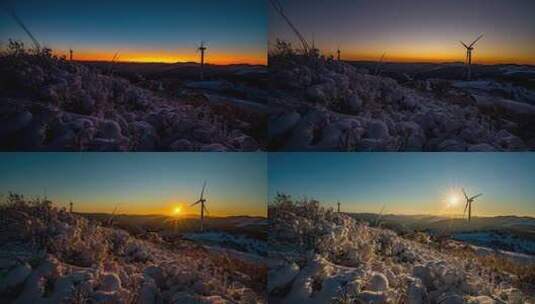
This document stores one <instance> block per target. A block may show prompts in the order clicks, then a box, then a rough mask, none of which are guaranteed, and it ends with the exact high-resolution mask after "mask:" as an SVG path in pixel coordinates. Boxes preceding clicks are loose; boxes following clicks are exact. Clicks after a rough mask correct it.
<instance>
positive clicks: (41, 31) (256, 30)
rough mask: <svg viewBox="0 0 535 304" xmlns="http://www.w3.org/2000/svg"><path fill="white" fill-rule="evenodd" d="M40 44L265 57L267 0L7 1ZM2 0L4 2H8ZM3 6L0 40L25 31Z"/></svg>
mask: <svg viewBox="0 0 535 304" xmlns="http://www.w3.org/2000/svg"><path fill="white" fill-rule="evenodd" d="M9 3H10V4H9V6H10V7H12V8H14V9H15V11H16V13H17V14H18V16H19V17H20V18H21V19H22V20H23V22H24V23H25V24H26V26H27V27H28V28H29V29H30V31H31V32H32V33H33V35H34V36H35V37H36V38H37V40H39V42H40V43H41V44H42V45H46V46H48V47H51V48H52V49H53V50H54V51H55V52H56V53H58V54H66V53H67V52H68V50H69V48H73V49H74V52H75V53H74V57H75V59H83V60H111V58H112V57H113V55H114V54H115V53H116V52H119V54H120V57H119V60H122V61H158V62H177V61H181V62H184V61H199V54H198V53H196V48H197V46H198V45H199V43H200V41H201V40H204V41H206V43H207V46H208V50H207V53H206V61H207V62H208V63H215V64H228V63H253V64H265V63H266V60H267V59H266V50H267V45H266V39H267V3H266V2H264V1H249V0H225V1H218V0H204V1H196V0H154V1H139V0H131V1H127V0H108V1H70V0H53V1H41V0H39V1H38V0H26V1H13V0H12V1H9ZM3 4H4V3H3ZM2 8H3V7H2V6H0V9H1V10H0V15H1V16H2V17H1V18H0V41H1V42H2V44H6V43H7V41H8V38H13V39H20V40H23V41H24V42H25V44H26V45H28V46H31V43H30V40H29V38H28V37H27V35H26V34H25V33H24V31H23V30H22V29H21V28H20V27H19V26H18V25H17V24H16V23H15V21H14V20H13V18H11V17H10V15H8V13H7V12H6V10H5V9H2Z"/></svg>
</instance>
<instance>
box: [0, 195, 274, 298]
mask: <svg viewBox="0 0 535 304" xmlns="http://www.w3.org/2000/svg"><path fill="white" fill-rule="evenodd" d="M11 201H12V202H11V203H10V204H8V206H7V207H6V206H3V207H1V208H2V209H1V210H0V212H1V221H2V226H1V227H0V229H1V230H0V243H1V244H2V245H1V246H0V302H1V303H21V304H23V303H35V304H38V303H125V304H129V303H140V304H151V303H155V304H156V303H158V304H160V303H162V304H163V303H177V304H178V303H184V304H186V303H214V304H215V303H251V304H252V303H265V302H266V299H265V295H264V290H265V282H266V278H265V276H266V271H265V268H266V266H265V265H264V264H262V263H261V262H258V261H256V262H254V263H252V262H251V261H250V259H241V258H240V256H239V255H234V254H227V253H228V252H226V251H221V250H210V248H209V247H208V248H207V247H204V246H202V245H201V246H200V245H199V244H195V243H193V244H192V242H178V243H168V242H165V241H162V240H161V239H160V238H159V237H158V236H157V235H148V236H147V237H146V238H143V239H140V238H136V237H133V236H132V235H130V234H129V233H128V232H126V231H124V230H120V229H116V228H113V227H103V226H101V225H99V224H98V223H95V222H91V221H89V220H87V219H85V218H83V217H81V216H78V215H76V214H70V213H68V212H66V211H65V210H57V209H55V208H53V207H51V206H50V203H49V202H42V201H41V202H40V201H37V202H24V201H23V200H22V199H21V198H20V197H19V198H15V199H12V200H11Z"/></svg>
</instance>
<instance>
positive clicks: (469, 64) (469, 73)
mask: <svg viewBox="0 0 535 304" xmlns="http://www.w3.org/2000/svg"><path fill="white" fill-rule="evenodd" d="M468 80H472V50H471V49H468Z"/></svg>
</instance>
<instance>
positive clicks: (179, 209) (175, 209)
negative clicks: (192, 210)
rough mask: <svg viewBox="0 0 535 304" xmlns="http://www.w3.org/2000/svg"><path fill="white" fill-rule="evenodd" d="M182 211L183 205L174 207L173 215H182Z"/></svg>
mask: <svg viewBox="0 0 535 304" xmlns="http://www.w3.org/2000/svg"><path fill="white" fill-rule="evenodd" d="M181 212H182V207H181V206H176V207H175V208H174V209H173V215H174V216H178V215H180V213H181Z"/></svg>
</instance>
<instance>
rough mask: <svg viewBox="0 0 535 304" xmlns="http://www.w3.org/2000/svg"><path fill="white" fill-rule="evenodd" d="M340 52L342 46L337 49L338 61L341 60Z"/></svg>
mask: <svg viewBox="0 0 535 304" xmlns="http://www.w3.org/2000/svg"><path fill="white" fill-rule="evenodd" d="M340 53H341V51H340V47H338V48H337V49H336V60H338V61H340Z"/></svg>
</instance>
